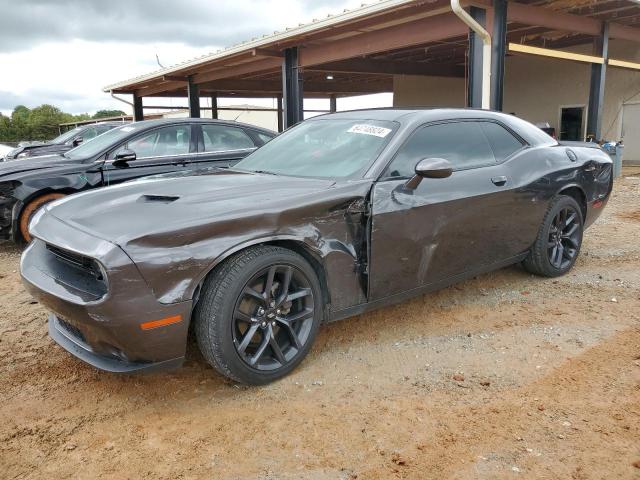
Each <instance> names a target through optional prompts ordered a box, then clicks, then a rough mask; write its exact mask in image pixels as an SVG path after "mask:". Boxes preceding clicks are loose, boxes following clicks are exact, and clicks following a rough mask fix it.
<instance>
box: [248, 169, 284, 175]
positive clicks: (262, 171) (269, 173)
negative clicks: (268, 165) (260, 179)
mask: <svg viewBox="0 0 640 480" xmlns="http://www.w3.org/2000/svg"><path fill="white" fill-rule="evenodd" d="M249 171H250V172H253V173H264V174H265V175H278V174H277V173H275V172H269V171H267V170H249Z"/></svg>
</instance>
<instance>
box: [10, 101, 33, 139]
mask: <svg viewBox="0 0 640 480" xmlns="http://www.w3.org/2000/svg"><path fill="white" fill-rule="evenodd" d="M30 114H31V110H29V109H28V108H27V107H25V106H24V105H18V106H17V107H16V108H14V109H13V113H12V114H11V136H12V137H13V138H12V140H13V141H20V140H28V139H30V138H31V129H30V126H29V115H30Z"/></svg>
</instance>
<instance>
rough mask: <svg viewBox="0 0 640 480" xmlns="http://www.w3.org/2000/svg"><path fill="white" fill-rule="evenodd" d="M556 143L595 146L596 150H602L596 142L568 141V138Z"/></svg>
mask: <svg viewBox="0 0 640 480" xmlns="http://www.w3.org/2000/svg"><path fill="white" fill-rule="evenodd" d="M558 144H559V145H561V146H563V147H583V148H597V149H598V150H602V147H601V146H600V145H598V144H597V143H596V142H570V141H568V140H563V141H561V142H558Z"/></svg>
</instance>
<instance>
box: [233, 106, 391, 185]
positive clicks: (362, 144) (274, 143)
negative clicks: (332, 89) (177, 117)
mask: <svg viewBox="0 0 640 480" xmlns="http://www.w3.org/2000/svg"><path fill="white" fill-rule="evenodd" d="M396 127H397V125H396V124H395V123H393V122H385V121H380V120H347V119H318V120H310V121H307V122H303V123H301V124H300V125H298V126H296V127H294V128H292V129H291V130H289V131H287V132H285V133H284V134H282V135H280V136H279V137H276V138H274V139H273V140H271V141H270V142H269V143H267V144H266V145H264V146H263V147H261V148H259V149H258V150H256V151H255V152H254V153H252V154H251V155H249V156H248V157H246V158H245V159H244V160H242V161H241V162H239V163H237V164H236V165H235V167H234V168H239V169H243V170H250V171H254V172H265V173H275V174H280V175H293V176H299V177H321V178H345V177H350V176H352V175H354V174H356V173H358V172H361V171H363V170H364V169H365V168H367V167H368V166H370V165H371V164H372V163H373V161H374V160H375V159H376V158H377V157H378V155H379V154H380V152H381V151H382V149H383V148H384V146H385V145H386V144H387V143H388V142H389V140H390V138H391V137H392V136H393V133H394V132H395V130H396Z"/></svg>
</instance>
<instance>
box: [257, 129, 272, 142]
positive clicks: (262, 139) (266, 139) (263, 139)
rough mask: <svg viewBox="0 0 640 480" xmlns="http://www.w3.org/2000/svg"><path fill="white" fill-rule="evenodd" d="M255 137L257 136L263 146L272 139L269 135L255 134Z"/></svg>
mask: <svg viewBox="0 0 640 480" xmlns="http://www.w3.org/2000/svg"><path fill="white" fill-rule="evenodd" d="M256 135H258V138H259V139H260V140H261V141H262V143H263V144H265V143H269V142H270V141H271V140H273V137H272V136H271V135H265V134H264V133H260V132H256Z"/></svg>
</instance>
